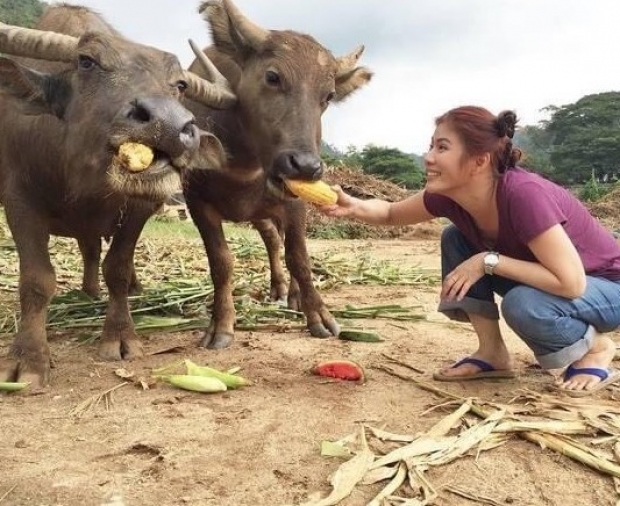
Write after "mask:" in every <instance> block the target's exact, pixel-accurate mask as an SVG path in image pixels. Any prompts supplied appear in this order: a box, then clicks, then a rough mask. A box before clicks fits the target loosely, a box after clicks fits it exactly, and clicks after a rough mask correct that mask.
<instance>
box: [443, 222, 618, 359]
mask: <svg viewBox="0 0 620 506" xmlns="http://www.w3.org/2000/svg"><path fill="white" fill-rule="evenodd" d="M476 253H479V251H477V250H476V249H475V248H474V247H473V246H472V245H471V243H470V242H469V241H467V239H466V238H465V236H464V235H463V234H462V233H461V232H460V231H459V230H458V229H457V228H456V227H455V226H454V225H450V226H448V227H446V228H445V229H444V231H443V233H442V235H441V271H442V279H443V278H445V277H446V276H447V275H448V274H449V273H450V272H451V271H452V270H454V269H455V268H456V267H457V266H458V265H460V264H461V263H462V262H464V261H465V260H467V259H468V258H470V257H471V256H472V255H474V254H476ZM494 294H498V295H500V296H501V297H503V300H502V304H501V311H502V315H503V317H504V320H505V321H506V323H507V324H508V326H509V327H510V328H511V329H512V330H513V331H514V332H515V333H516V334H517V335H518V336H519V337H520V338H521V339H523V341H524V342H525V344H527V345H528V347H529V348H530V349H531V350H532V351H533V352H534V355H535V356H536V359H537V360H538V362H539V364H540V365H541V366H542V367H543V368H545V369H557V368H561V367H566V366H568V365H570V364H572V363H573V362H575V361H576V360H579V359H580V358H582V357H583V356H584V355H585V354H586V353H587V352H588V350H589V349H590V348H591V347H592V339H593V337H594V336H595V334H596V332H610V331H612V330H614V329H616V328H617V327H619V326H620V281H610V280H608V279H604V278H598V277H593V276H587V278H586V291H585V293H584V294H583V295H582V296H581V297H579V298H577V299H566V298H564V297H559V296H557V295H552V294H550V293H547V292H543V291H542V290H538V289H536V288H532V287H531V286H528V285H523V284H519V283H517V282H516V281H513V280H510V279H507V278H502V277H501V276H487V275H485V276H483V277H482V278H481V279H480V280H479V281H478V282H477V283H475V284H474V285H473V286H472V287H471V288H470V290H469V292H467V295H466V296H465V297H464V298H463V300H462V301H449V302H448V301H441V302H440V304H439V311H440V312H442V313H444V314H445V315H446V316H448V317H449V318H451V319H454V320H460V321H469V316H468V313H472V314H478V315H480V316H483V317H486V318H489V319H496V320H497V319H499V311H498V308H497V305H496V304H495V298H494Z"/></svg>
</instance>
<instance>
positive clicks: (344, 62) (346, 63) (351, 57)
mask: <svg viewBox="0 0 620 506" xmlns="http://www.w3.org/2000/svg"><path fill="white" fill-rule="evenodd" d="M363 52H364V45H361V46H358V47H356V48H355V49H354V50H353V51H351V52H350V53H349V54H347V55H345V56H341V57H340V58H338V72H337V75H338V76H341V75H344V74H348V73H349V72H351V71H352V70H353V69H354V68H355V65H356V64H357V60H359V58H360V56H362V53H363Z"/></svg>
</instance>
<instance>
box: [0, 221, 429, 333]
mask: <svg viewBox="0 0 620 506" xmlns="http://www.w3.org/2000/svg"><path fill="white" fill-rule="evenodd" d="M171 226H174V225H171ZM229 244H230V247H231V250H232V252H233V254H234V256H235V259H236V260H235V292H234V295H235V305H236V308H237V328H238V329H239V330H276V329H279V328H282V329H283V328H289V329H290V328H295V327H296V326H298V327H299V328H300V329H301V328H303V327H304V326H303V321H304V320H303V315H302V314H301V313H299V312H296V311H292V310H289V309H287V308H286V307H284V306H282V305H280V304H276V303H274V302H273V301H270V300H269V297H268V295H269V266H268V262H267V257H266V253H265V248H264V246H263V244H262V243H261V242H260V240H258V239H253V238H251V237H250V238H246V237H243V236H240V237H238V238H234V239H231V240H230V242H229ZM344 244H346V243H344V242H343V248H344ZM104 250H105V245H104ZM50 254H51V258H52V263H53V265H54V267H55V271H56V278H57V283H58V289H57V295H56V296H55V297H54V298H53V300H52V302H51V305H50V308H49V316H48V328H54V327H59V328H62V329H98V328H101V327H102V325H103V320H104V316H105V310H106V304H107V296H106V293H105V285H104V283H103V281H101V287H102V295H101V297H100V298H99V299H91V298H90V297H88V296H87V295H86V294H84V293H83V292H82V291H81V290H80V289H79V288H80V285H81V276H82V271H83V265H82V261H81V257H80V253H79V249H78V247H77V243H76V241H75V240H73V239H66V238H59V237H52V239H51V241H50ZM352 258H353V256H352V255H351V254H350V251H348V250H347V251H344V252H343V253H342V254H340V255H338V254H333V255H323V256H318V257H313V258H312V264H313V275H314V280H315V285H316V286H317V287H318V289H319V290H321V291H324V290H328V289H332V288H335V287H337V286H339V285H343V284H382V285H389V284H399V285H421V286H428V285H432V284H436V283H437V282H438V279H439V278H438V273H437V272H435V271H429V270H424V269H422V268H415V267H414V268H408V269H405V268H402V267H399V266H396V265H394V264H390V263H388V262H378V261H375V260H372V259H371V258H370V257H368V256H364V255H361V256H360V255H355V256H354V259H352ZM135 264H136V271H137V273H138V278H139V279H140V281H141V283H142V285H143V287H144V291H143V292H142V293H141V294H140V295H136V296H132V297H130V307H131V313H132V317H133V319H134V323H135V325H136V331H137V332H143V333H144V332H156V331H166V332H176V331H185V330H192V329H196V328H204V327H205V324H206V320H207V318H208V315H207V308H208V307H209V306H210V305H211V304H212V301H213V285H212V283H211V278H210V276H209V271H208V264H207V259H206V255H205V252H204V248H203V246H202V243H201V241H200V240H199V239H194V238H185V237H174V239H172V240H171V239H170V238H165V237H163V238H142V239H141V240H140V241H139V243H138V247H137V250H136V255H135ZM18 272H19V264H18V258H17V252H16V250H15V245H14V243H13V241H12V239H11V238H10V234H9V233H8V230H7V227H6V225H5V224H4V223H3V222H1V221H0V335H1V334H10V333H13V332H15V328H16V322H17V318H18V314H17V312H16V311H17V310H18V304H17V300H18V299H17V287H18V280H19V278H18ZM330 309H331V312H332V314H333V315H334V316H335V317H336V318H338V319H347V318H352V319H356V318H388V319H394V320H415V319H422V318H424V315H422V314H420V313H419V312H418V313H416V310H419V309H420V308H415V307H401V306H399V305H393V304H392V305H380V306H365V307H351V306H347V307H344V308H333V307H332V308H330Z"/></svg>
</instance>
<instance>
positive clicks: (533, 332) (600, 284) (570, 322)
mask: <svg viewBox="0 0 620 506" xmlns="http://www.w3.org/2000/svg"><path fill="white" fill-rule="evenodd" d="M516 122H517V118H516V116H515V114H514V113H513V112H511V111H505V112H502V113H500V114H499V116H497V117H495V116H493V115H492V114H491V113H490V112H489V111H487V110H486V109H483V108H481V107H473V106H466V107H459V108H456V109H452V110H450V111H449V112H447V113H446V114H444V115H442V116H440V117H439V118H437V120H436V129H435V132H434V135H433V137H432V141H431V145H430V149H429V151H428V153H427V154H426V155H425V157H424V162H425V166H426V176H427V183H426V187H425V188H424V190H422V191H421V192H419V193H417V194H416V195H413V196H411V197H409V198H407V199H404V200H402V201H400V202H395V203H390V202H386V201H382V200H378V199H374V200H360V199H357V198H354V197H352V196H350V195H347V194H346V193H344V192H343V191H342V190H341V189H340V188H338V187H336V189H337V191H338V202H337V203H336V204H335V205H333V206H325V207H323V208H322V211H323V212H324V213H325V214H326V215H328V216H333V217H347V218H353V219H357V220H360V221H363V222H365V223H369V224H375V225H405V224H415V223H420V222H423V221H427V220H431V219H433V218H435V217H440V216H442V217H446V218H448V219H449V220H450V221H451V222H452V225H450V226H448V227H447V228H446V229H445V230H444V232H443V234H442V237H441V261H442V279H443V282H442V290H441V302H440V305H439V311H441V312H443V313H445V314H446V315H447V316H449V317H450V318H453V319H458V320H461V321H469V322H471V324H472V326H473V328H474V330H475V332H476V334H477V336H478V341H479V346H478V349H477V350H476V351H475V352H474V353H473V354H472V355H471V356H469V357H467V358H465V359H463V360H461V361H459V362H457V363H456V364H454V365H452V366H451V367H448V368H446V369H443V370H441V371H439V372H438V373H436V374H435V375H434V378H435V379H436V380H440V381H464V380H472V379H481V378H489V377H514V376H515V373H514V371H513V369H512V361H511V357H510V354H509V352H508V350H507V348H506V345H505V344H504V341H503V339H502V336H501V333H500V328H499V322H498V320H499V311H498V308H497V306H496V304H495V302H494V293H497V294H499V295H500V296H502V303H501V310H502V314H503V316H504V319H505V320H506V322H507V324H508V325H509V326H510V327H511V328H512V329H513V330H514V332H515V333H516V334H517V335H518V336H519V337H520V338H521V339H523V341H524V342H525V343H526V344H527V345H528V346H529V347H530V348H531V350H532V351H533V352H534V354H535V356H536V358H537V360H538V362H539V363H540V365H541V367H543V368H544V369H559V368H566V369H565V371H564V373H563V375H562V376H561V377H560V379H559V380H558V383H557V388H559V389H561V390H562V391H564V392H567V393H568V394H570V395H574V396H582V395H587V394H589V393H591V392H593V391H596V390H599V389H601V388H603V387H605V386H607V385H609V384H611V383H612V382H615V381H618V380H620V372H618V371H615V370H614V369H612V368H611V367H610V365H611V362H612V360H613V358H614V355H615V344H614V342H613V341H612V340H611V339H609V337H606V336H604V335H603V333H605V332H609V331H612V330H614V329H615V328H617V327H618V326H620V246H619V245H618V243H617V242H616V240H615V239H614V237H613V236H612V234H611V233H610V232H609V231H607V230H606V229H605V228H604V227H602V226H601V225H600V224H599V223H598V221H597V220H596V219H595V218H593V217H592V216H591V215H590V213H589V212H588V211H587V210H586V208H585V207H584V206H583V205H582V204H581V203H580V202H579V200H577V199H576V198H575V197H573V196H572V195H571V194H570V193H569V192H568V191H567V190H565V189H564V188H562V187H560V186H558V185H556V184H554V183H552V182H550V181H548V180H546V179H544V178H542V177H540V176H538V175H536V174H533V173H530V172H527V171H526V170H524V169H521V168H518V167H517V166H516V164H517V162H518V160H519V158H520V156H521V152H520V151H519V150H518V149H515V148H514V147H513V144H512V137H513V135H514V132H515V126H516Z"/></svg>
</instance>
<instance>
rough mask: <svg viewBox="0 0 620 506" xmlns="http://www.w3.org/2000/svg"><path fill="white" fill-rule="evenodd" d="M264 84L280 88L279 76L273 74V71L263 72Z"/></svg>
mask: <svg viewBox="0 0 620 506" xmlns="http://www.w3.org/2000/svg"><path fill="white" fill-rule="evenodd" d="M265 82H266V83H267V84H268V85H269V86H280V76H279V75H278V73H277V72H274V71H273V70H268V71H267V72H265Z"/></svg>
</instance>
